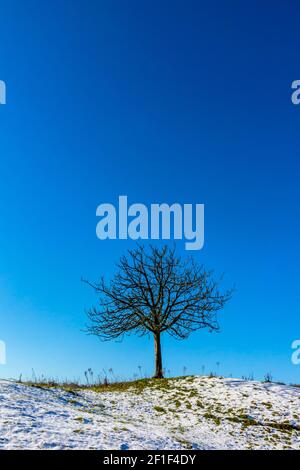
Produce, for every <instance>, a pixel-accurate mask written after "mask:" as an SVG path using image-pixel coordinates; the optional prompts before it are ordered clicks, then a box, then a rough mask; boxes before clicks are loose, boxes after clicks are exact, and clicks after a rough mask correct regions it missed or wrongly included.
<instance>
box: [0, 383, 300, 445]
mask: <svg viewBox="0 0 300 470" xmlns="http://www.w3.org/2000/svg"><path fill="white" fill-rule="evenodd" d="M144 383H145V385H144ZM144 383H143V382H140V383H138V385H134V384H133V385H132V387H129V388H127V389H126V390H125V391H117V390H116V391H101V392H95V391H90V390H78V391H77V390H75V391H73V392H69V391H66V390H63V389H54V388H38V387H33V386H26V385H22V384H18V383H14V382H9V381H0V448H2V449H124V450H125V449H187V448H193V449H258V448H259V449H300V389H299V388H296V387H290V386H283V385H277V384H273V383H260V382H245V381H241V380H237V379H221V378H209V377H186V378H177V379H170V380H163V381H159V380H152V381H147V382H144Z"/></svg>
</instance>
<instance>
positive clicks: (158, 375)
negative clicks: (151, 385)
mask: <svg viewBox="0 0 300 470" xmlns="http://www.w3.org/2000/svg"><path fill="white" fill-rule="evenodd" d="M154 347H155V375H154V378H155V379H162V378H163V376H164V374H163V368H162V357H161V344H160V333H155V334H154Z"/></svg>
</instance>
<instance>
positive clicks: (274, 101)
mask: <svg viewBox="0 0 300 470" xmlns="http://www.w3.org/2000/svg"><path fill="white" fill-rule="evenodd" d="M261 3H262V2H258V1H253V2H251V4H249V5H246V4H245V2H237V1H232V2H227V1H218V2H198V1H197V2H196V1H180V2H179V1H172V2H170V1H161V0H160V1H152V2H140V1H135V0H134V1H133V0H130V1H129V2H124V1H121V0H120V1H117V0H114V1H113V2H111V1H100V0H99V1H91V0H90V1H72V2H71V1H64V2H61V1H58V0H54V1H51V2H40V1H34V0H28V1H26V2H24V1H16V0H12V1H11V0H10V1H3V0H1V2H0V15H1V28H0V64H1V67H0V79H2V80H5V81H6V83H7V105H6V106H0V132H1V139H0V210H1V230H0V261H1V262H0V339H2V340H5V341H6V344H7V365H5V366H3V365H2V366H0V375H1V376H4V377H12V376H14V377H16V376H18V375H19V374H20V373H21V372H22V373H23V375H25V376H26V375H27V376H29V375H31V369H32V368H33V369H34V370H35V372H36V374H37V375H40V374H45V375H48V376H49V375H52V376H60V377H65V376H68V377H70V378H73V377H78V376H81V377H82V376H83V371H84V370H85V369H87V368H88V367H91V368H93V369H94V371H95V373H98V372H101V371H102V369H108V368H110V367H112V368H113V369H114V371H115V373H116V374H117V375H119V376H123V377H129V376H132V375H133V374H134V373H135V372H137V367H138V366H139V365H141V366H142V368H143V370H145V371H147V373H149V374H150V373H151V372H152V368H153V357H152V355H153V354H152V351H153V345H152V339H151V338H149V339H148V338H142V339H141V338H135V337H130V338H128V339H125V340H124V341H123V342H122V343H115V342H111V343H101V342H100V341H99V340H97V338H95V337H89V336H86V335H85V334H83V333H82V331H81V329H82V328H83V327H84V325H85V321H86V319H85V313H84V309H85V308H87V307H89V306H90V305H91V304H93V303H94V302H95V300H96V298H95V297H94V294H93V293H92V292H90V291H89V290H88V288H87V287H86V286H84V285H83V284H82V283H81V282H80V278H81V276H85V277H88V278H90V279H96V278H97V277H99V276H100V275H101V274H103V273H104V274H106V275H107V276H108V277H109V276H110V274H112V273H113V271H114V267H113V265H114V262H115V261H117V259H118V257H119V256H120V255H121V254H123V252H124V251H125V250H126V249H127V248H129V247H131V246H132V243H130V242H128V241H106V242H103V241H100V240H98V239H97V238H96V235H95V227H96V217H95V210H96V207H97V205H98V204H100V203H102V202H112V203H116V202H117V198H118V195H120V194H126V195H128V197H129V202H132V203H133V202H141V203H145V204H150V203H152V202H153V203H155V202H158V203H159V202H167V203H173V202H180V203H204V204H205V206H206V233H205V238H206V241H205V247H204V249H203V250H201V251H199V252H196V253H195V257H196V259H197V260H198V261H199V262H203V263H205V265H206V266H207V267H211V268H214V269H215V270H216V272H217V273H222V272H225V273H226V277H225V284H226V285H231V284H233V283H235V284H236V293H235V295H234V298H233V300H232V301H231V303H230V304H229V305H228V306H227V307H226V309H225V310H224V311H223V312H221V313H220V315H219V319H220V324H221V329H222V331H221V333H219V334H214V335H213V334H208V333H206V332H204V331H200V332H199V333H195V334H194V335H193V336H191V337H190V339H189V340H187V341H185V342H177V341H175V340H172V339H169V338H168V337H165V338H164V339H163V350H164V358H165V366H166V368H167V369H170V370H171V373H172V374H181V373H182V369H183V367H184V366H186V367H187V370H188V372H190V373H199V372H201V369H202V366H203V365H205V367H206V371H210V370H216V363H217V362H220V363H221V364H220V372H222V373H223V374H226V375H229V374H233V375H234V376H241V375H243V374H244V375H248V374H250V373H254V375H255V377H257V378H260V377H262V376H263V375H264V373H266V372H268V371H270V372H272V374H273V376H274V377H275V378H277V379H281V380H285V381H292V382H296V381H298V382H299V378H300V366H294V365H292V364H291V360H290V357H291V353H292V350H291V343H292V341H293V340H295V339H298V338H299V337H300V324H299V323H300V322H299V303H300V302H299V265H300V256H299V239H300V233H299V232H300V230H299V228H300V223H299V216H300V213H299V196H300V189H299V170H300V162H299V126H300V106H294V105H292V103H291V99H290V96H291V82H292V81H293V80H295V79H300V70H299V18H298V16H297V15H296V6H297V2H289V5H284V4H283V3H282V2H272V4H270V2H264V5H262V4H261ZM182 248H183V245H182V244H179V249H180V250H182Z"/></svg>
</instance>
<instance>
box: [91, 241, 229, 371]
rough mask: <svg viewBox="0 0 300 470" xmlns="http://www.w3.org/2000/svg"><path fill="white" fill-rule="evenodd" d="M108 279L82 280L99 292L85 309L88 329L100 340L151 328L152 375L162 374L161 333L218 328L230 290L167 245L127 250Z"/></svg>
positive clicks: (184, 333)
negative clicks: (222, 288) (94, 303)
mask: <svg viewBox="0 0 300 470" xmlns="http://www.w3.org/2000/svg"><path fill="white" fill-rule="evenodd" d="M117 268H118V269H117V272H116V274H115V276H114V277H113V279H112V280H111V281H110V283H108V284H107V283H106V282H105V280H104V278H103V277H102V278H101V280H100V282H98V283H92V282H89V281H87V280H84V282H85V283H87V284H88V285H90V286H91V287H93V289H94V290H95V291H96V293H97V294H99V305H98V306H97V307H93V308H91V309H90V310H89V311H88V318H89V320H90V323H89V325H88V328H87V329H88V332H89V333H91V334H94V335H96V336H98V337H99V338H100V339H102V340H111V339H116V338H122V337H123V336H124V334H126V333H131V332H134V333H137V334H139V335H141V336H142V335H144V334H147V333H151V334H153V336H154V344H155V377H157V378H161V377H163V367H162V353H161V334H162V333H168V334H170V335H171V336H173V337H175V338H179V339H184V338H187V337H188V336H189V334H190V333H192V332H193V331H196V330H199V329H201V328H207V329H208V330H210V331H217V330H219V324H218V322H217V318H216V312H217V311H218V310H220V309H222V308H223V307H224V305H225V304H226V302H227V301H228V300H229V299H230V297H231V295H232V290H227V291H225V292H223V293H222V292H220V290H219V282H218V281H217V280H215V279H214V278H213V273H212V271H207V270H206V269H205V268H204V267H203V266H202V265H199V264H197V263H196V262H195V261H194V260H193V259H192V258H187V259H185V260H182V259H181V258H180V257H178V256H177V255H176V253H175V248H173V249H171V248H169V247H167V246H164V247H163V248H156V247H154V246H150V248H149V249H146V248H145V247H143V246H138V247H137V248H136V249H134V250H129V251H128V253H127V255H126V256H123V257H122V258H121V259H120V261H119V263H118V265H117Z"/></svg>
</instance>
